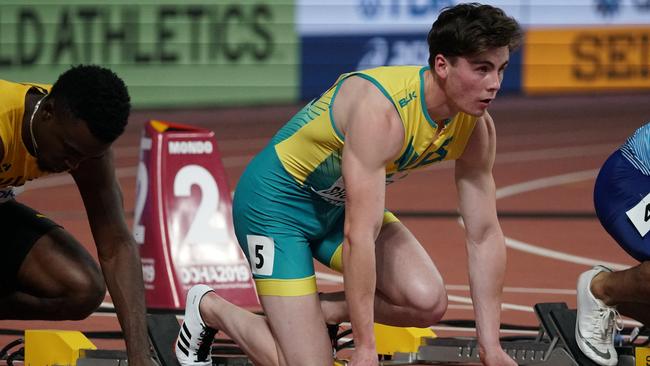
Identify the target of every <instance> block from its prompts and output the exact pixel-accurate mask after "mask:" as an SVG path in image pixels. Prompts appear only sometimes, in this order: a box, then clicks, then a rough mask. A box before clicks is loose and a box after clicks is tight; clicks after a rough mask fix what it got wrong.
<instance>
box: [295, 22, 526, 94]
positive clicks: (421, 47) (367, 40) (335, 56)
mask: <svg viewBox="0 0 650 366" xmlns="http://www.w3.org/2000/svg"><path fill="white" fill-rule="evenodd" d="M301 40H302V51H301V52H302V55H301V56H302V66H301V86H300V96H301V98H302V99H303V100H309V99H312V98H314V97H317V96H319V95H320V94H322V93H323V92H324V91H325V90H326V89H327V88H328V87H330V86H331V85H332V84H333V83H334V81H336V78H337V77H338V76H339V75H340V74H343V73H346V72H351V71H356V70H363V69H368V68H373V67H377V66H387V65H426V64H427V59H428V57H429V46H428V45H427V42H426V34H421V33H417V34H399V35H372V36H363V35H361V36H359V35H356V36H337V35H328V36H303V37H301ZM501 90H502V92H519V91H520V90H521V52H520V51H518V52H515V53H513V54H512V55H511V57H510V65H509V66H508V69H507V71H506V74H505V78H504V80H503V85H502V88H501Z"/></svg>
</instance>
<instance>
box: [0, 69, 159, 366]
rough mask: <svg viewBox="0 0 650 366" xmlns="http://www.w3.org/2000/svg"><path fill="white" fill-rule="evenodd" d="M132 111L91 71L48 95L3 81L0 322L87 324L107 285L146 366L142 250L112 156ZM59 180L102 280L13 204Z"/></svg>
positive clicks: (45, 223)
mask: <svg viewBox="0 0 650 366" xmlns="http://www.w3.org/2000/svg"><path fill="white" fill-rule="evenodd" d="M130 108H131V106H130V98H129V94H128V92H127V89H126V86H125V85H124V82H123V81H122V80H121V79H120V78H119V77H118V76H117V75H115V74H114V73H113V72H112V71H110V70H107V69H104V68H100V67H97V66H78V67H74V68H71V69H70V70H68V71H66V72H65V73H63V74H62V75H61V76H60V77H59V79H58V80H57V81H56V83H54V85H53V86H51V87H50V86H49V85H39V84H31V83H13V82H9V81H4V80H0V147H1V148H0V160H1V161H2V165H0V189H1V190H0V193H1V196H2V201H3V202H2V203H0V225H2V226H1V227H2V232H3V238H4V239H3V243H2V250H3V256H2V257H3V258H4V259H3V260H2V266H1V274H0V293H1V294H0V318H1V319H39V320H65V319H75V320H76V319H83V318H86V317H87V316H89V315H90V314H91V313H92V312H93V311H94V310H95V309H96V308H97V307H98V306H99V304H101V302H102V300H103V299H104V295H105V294H106V287H105V285H104V279H105V280H106V284H107V285H108V289H109V291H110V294H111V298H112V300H113V302H114V303H115V309H116V311H117V316H118V319H119V321H120V324H121V326H122V329H123V330H124V339H125V341H126V346H127V353H128V358H129V365H151V364H152V361H151V359H150V352H149V342H148V339H147V332H146V324H145V318H144V316H145V307H144V294H143V293H144V286H143V282H142V271H141V269H140V268H141V265H140V259H139V255H138V248H137V246H136V245H135V242H134V241H133V239H132V238H131V235H130V233H129V230H128V228H127V226H126V222H125V219H124V213H123V207H122V194H121V191H120V187H119V185H118V182H117V179H116V177H115V172H114V169H113V158H112V154H111V149H110V146H111V143H112V142H113V141H114V140H115V139H117V138H118V137H119V136H120V134H122V132H123V131H124V127H125V125H126V123H127V119H128V117H129V112H130ZM58 172H68V173H70V174H71V175H72V177H73V178H74V180H75V182H76V184H77V187H78V188H79V192H80V193H81V197H82V198H83V202H84V206H85V207H86V213H87V215H88V221H89V223H90V228H91V230H92V234H93V237H94V239H95V244H96V246H97V253H98V255H99V262H100V264H101V268H102V271H103V274H104V276H103V278H102V274H101V273H100V272H99V268H97V265H96V264H95V262H94V260H93V259H92V257H91V256H90V255H89V254H88V252H86V250H84V248H83V247H82V246H81V244H79V242H77V241H76V240H75V239H74V238H73V237H72V236H71V235H70V234H69V233H68V232H66V231H65V229H63V228H62V227H61V226H59V225H57V224H56V223H55V222H53V221H51V220H50V219H48V218H47V217H45V216H43V215H41V214H40V213H38V212H37V211H34V210H33V209H31V208H29V207H27V206H25V205H23V204H21V203H19V202H17V201H16V199H15V189H16V188H17V187H20V186H22V185H23V184H24V183H25V182H27V181H28V180H32V179H36V178H38V177H41V176H44V175H47V174H49V173H58ZM52 199H57V198H56V197H52Z"/></svg>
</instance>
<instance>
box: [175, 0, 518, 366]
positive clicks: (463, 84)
mask: <svg viewBox="0 0 650 366" xmlns="http://www.w3.org/2000/svg"><path fill="white" fill-rule="evenodd" d="M520 40H521V30H520V28H519V26H518V24H517V23H516V21H514V20H513V19H512V18H509V17H508V16H506V15H505V14H504V13H503V11H501V10H500V9H497V8H494V7H492V6H488V5H480V4H476V3H472V4H460V5H457V6H454V7H451V8H448V9H446V10H444V11H443V12H442V13H441V14H440V16H439V17H438V19H437V20H436V21H435V22H434V24H433V26H432V28H431V31H430V33H429V37H428V40H427V41H428V44H429V62H428V63H429V65H428V67H419V66H390V67H379V68H375V69H370V70H363V71H358V72H353V73H350V74H344V75H342V76H341V77H340V78H339V79H338V80H337V81H335V83H334V84H333V86H332V87H331V88H330V89H328V90H327V91H325V93H324V94H322V95H321V96H320V97H319V98H316V99H315V100H313V101H312V102H310V103H309V104H308V105H307V106H306V107H304V108H303V109H302V110H301V111H299V112H298V113H297V114H296V115H295V116H294V117H293V118H292V119H291V120H290V121H289V122H288V123H287V124H286V125H285V126H284V127H283V128H282V129H280V131H279V132H278V133H277V134H276V135H275V136H274V137H273V138H272V140H271V142H270V143H269V144H268V145H267V146H266V147H265V148H264V149H263V151H262V152H261V153H259V154H258V155H257V156H256V157H255V158H254V159H253V161H252V162H251V163H250V164H249V165H248V167H247V169H246V171H245V172H244V173H243V175H242V176H241V178H240V180H239V183H238V185H237V188H236V191H235V197H234V202H233V216H234V224H235V232H236V234H237V238H238V240H239V243H240V245H241V247H242V249H243V251H244V252H245V253H246V255H247V257H248V259H249V261H250V264H251V268H252V272H253V275H254V277H255V283H256V285H257V290H258V294H259V298H260V302H261V304H262V307H263V309H264V314H265V317H262V316H259V315H256V314H253V313H251V312H248V311H246V310H244V309H241V308H239V307H237V306H234V305H233V304H231V303H229V302H228V301H226V300H225V299H223V298H221V297H219V296H218V295H216V294H214V293H213V292H211V291H210V288H209V287H207V286H205V285H197V286H195V287H193V288H192V289H190V291H189V292H188V297H187V302H186V312H185V320H184V324H183V327H182V329H189V330H190V332H187V331H184V332H181V333H180V334H179V338H178V339H179V340H178V342H177V348H176V355H177V357H178V359H179V361H180V363H181V364H182V365H184V366H189V365H192V366H199V365H201V366H208V365H209V364H210V360H209V357H208V352H206V347H205V345H206V344H208V345H209V344H210V338H211V337H212V336H213V334H214V329H215V328H216V329H221V330H223V331H224V333H226V334H227V335H228V336H230V337H231V338H232V339H233V340H234V341H235V342H236V343H237V344H238V345H239V346H240V347H241V348H242V349H243V350H244V351H245V352H246V354H247V355H248V357H249V358H250V359H251V360H252V361H253V363H255V364H259V365H290V366H303V365H310V366H325V365H331V364H332V353H331V351H332V349H331V343H330V341H329V339H328V332H327V327H326V324H335V323H339V322H344V321H349V322H351V324H352V328H353V330H354V344H355V350H354V352H353V354H352V357H351V359H350V363H349V365H350V366H360V365H363V366H376V365H377V352H376V345H375V338H374V333H373V322H374V321H376V322H379V323H383V324H387V325H394V326H416V327H428V326H431V325H433V324H435V323H436V322H437V321H439V320H440V319H441V318H442V316H443V315H444V314H445V311H446V309H447V301H448V299H447V294H446V290H445V285H444V281H443V280H442V276H441V275H440V273H439V272H438V270H437V268H436V266H435V264H434V263H433V261H432V259H431V258H430V257H429V255H428V254H427V252H426V251H425V250H424V248H423V246H422V245H421V244H420V242H419V241H418V239H417V238H415V236H414V235H413V234H412V233H411V232H410V230H409V229H408V228H407V227H406V226H405V225H404V224H403V223H401V222H399V220H397V218H395V216H393V215H392V214H391V213H390V212H388V211H387V210H386V207H385V194H386V184H387V183H391V182H394V181H396V180H398V179H400V178H402V177H403V176H404V175H406V174H408V173H409V172H410V171H411V170H414V169H418V168H422V167H426V166H429V165H431V164H434V163H436V162H439V161H443V160H453V161H454V163H453V164H454V170H455V185H456V189H457V192H458V206H459V212H460V214H461V216H462V218H463V223H464V229H465V242H466V248H467V259H468V265H467V268H468V277H469V281H470V287H471V289H472V291H471V296H472V301H473V303H474V309H475V315H476V322H477V335H478V344H479V347H480V355H481V360H482V362H483V363H484V364H485V365H486V366H497V365H498V366H515V365H516V364H515V362H514V361H513V360H512V358H511V357H509V356H508V355H507V354H506V353H505V352H504V351H503V350H502V349H501V348H500V343H499V320H500V304H501V292H502V288H503V277H504V273H505V265H506V262H505V259H506V258H505V240H504V237H503V234H502V232H501V228H500V226H499V223H498V219H497V215H496V198H495V191H496V188H495V184H494V178H493V176H492V166H493V164H494V158H495V154H496V138H495V128H494V122H493V120H492V118H491V116H490V115H489V113H488V112H487V108H488V106H489V105H490V103H491V101H492V100H493V99H494V98H495V97H496V94H497V92H498V90H499V88H500V86H501V81H502V78H503V73H504V70H505V68H506V65H507V64H508V61H509V57H510V50H511V49H512V48H514V47H516V46H517V44H518V43H519V41H520ZM440 184H443V183H441V182H439V181H433V182H431V184H430V185H428V186H427V187H426V188H423V189H430V190H435V189H439V185H440ZM426 196H427V195H426V193H423V194H422V197H426ZM436 238H438V235H431V236H430V238H429V240H435V239H436ZM313 258H316V259H317V260H319V261H321V262H323V263H324V264H326V265H327V266H329V267H331V268H334V269H336V270H339V271H340V270H343V282H344V283H343V287H344V291H343V292H335V293H324V294H319V293H317V288H316V279H315V278H314V266H313ZM209 328H212V329H209ZM188 333H191V334H192V335H188ZM203 335H206V336H203Z"/></svg>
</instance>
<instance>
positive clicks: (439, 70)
mask: <svg viewBox="0 0 650 366" xmlns="http://www.w3.org/2000/svg"><path fill="white" fill-rule="evenodd" d="M433 67H434V70H433V72H434V73H435V75H436V76H437V77H438V78H439V79H443V80H444V79H446V78H447V76H448V75H449V60H447V58H446V57H445V56H443V55H442V54H437V55H436V57H435V58H434V59H433Z"/></svg>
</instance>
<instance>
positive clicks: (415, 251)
mask: <svg viewBox="0 0 650 366" xmlns="http://www.w3.org/2000/svg"><path fill="white" fill-rule="evenodd" d="M375 256H376V263H377V264H376V266H377V289H378V291H379V292H381V293H382V294H383V295H384V296H386V297H387V298H388V299H390V300H391V302H392V303H394V304H396V305H406V304H410V303H412V302H414V301H415V300H416V298H417V297H422V296H423V295H426V296H432V297H434V296H444V294H445V293H446V292H445V289H444V283H443V280H442V277H441V276H440V273H439V272H438V269H437V268H436V266H435V265H434V263H433V261H432V260H431V257H430V256H429V254H428V253H427V252H426V251H425V250H424V248H423V247H422V245H420V242H419V241H418V240H417V239H416V238H415V236H413V234H412V233H411V232H410V231H409V230H408V229H407V228H406V226H404V224H402V223H401V222H399V221H397V222H391V223H389V224H386V225H384V226H382V228H381V231H380V233H379V236H378V238H377V242H376V246H375Z"/></svg>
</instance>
